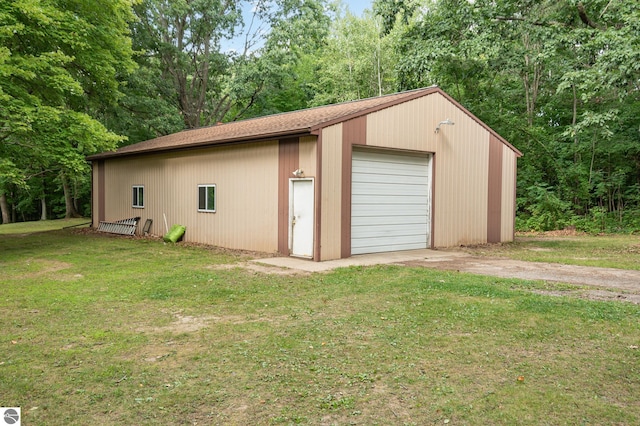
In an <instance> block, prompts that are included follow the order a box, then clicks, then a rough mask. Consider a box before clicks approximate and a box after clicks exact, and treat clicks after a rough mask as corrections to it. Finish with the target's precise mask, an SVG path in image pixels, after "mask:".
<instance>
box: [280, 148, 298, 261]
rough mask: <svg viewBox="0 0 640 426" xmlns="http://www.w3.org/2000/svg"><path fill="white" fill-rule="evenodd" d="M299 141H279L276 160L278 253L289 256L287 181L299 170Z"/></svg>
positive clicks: (288, 195)
mask: <svg viewBox="0 0 640 426" xmlns="http://www.w3.org/2000/svg"><path fill="white" fill-rule="evenodd" d="M299 147H300V144H299V139H298V138H289V139H281V140H280V144H279V158H278V252H279V253H280V254H283V255H285V256H288V255H289V198H290V194H289V179H290V178H291V177H292V176H293V171H294V170H297V169H298V168H299V166H298V164H299V159H300V154H299Z"/></svg>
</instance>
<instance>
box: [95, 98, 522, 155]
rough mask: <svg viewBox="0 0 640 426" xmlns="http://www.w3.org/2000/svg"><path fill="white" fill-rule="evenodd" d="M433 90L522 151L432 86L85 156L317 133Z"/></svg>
mask: <svg viewBox="0 0 640 426" xmlns="http://www.w3.org/2000/svg"><path fill="white" fill-rule="evenodd" d="M433 93H439V94H441V95H442V96H444V97H445V99H447V100H449V101H450V102H452V103H453V104H454V105H455V106H456V107H458V108H459V109H460V110H462V111H463V112H464V113H465V114H467V115H468V116H469V117H471V118H472V119H473V120H474V121H476V122H477V123H478V124H480V125H481V126H482V127H483V128H485V129H486V130H487V131H489V132H490V134H492V135H494V136H495V137H496V138H497V139H498V140H499V141H500V142H502V143H503V144H505V145H507V146H508V147H509V148H510V149H511V150H513V151H514V152H515V153H516V155H517V156H518V157H520V156H522V153H521V152H520V151H518V149H517V148H515V147H514V146H513V145H511V144H510V143H509V142H507V141H506V140H505V139H504V138H502V137H501V136H500V135H498V134H497V133H496V132H495V131H494V130H492V129H491V128H490V127H489V126H487V125H486V124H484V123H483V122H482V121H480V119H478V118H477V117H476V116H475V115H473V114H472V113H471V112H470V111H468V110H467V109H466V108H464V107H463V106H462V105H461V104H460V103H458V102H457V101H456V100H455V99H453V98H452V97H451V96H449V95H448V94H446V93H445V92H444V91H443V90H442V89H440V88H439V87H436V86H431V87H427V88H422V89H415V90H410V91H405V92H400V93H394V94H389V95H384V96H378V97H374V98H368V99H361V100H358V101H351V102H343V103H340V104H333V105H325V106H321V107H315V108H308V109H304V110H299V111H291V112H286V113H280V114H274V115H270V116H264V117H256V118H251V119H248V120H242V121H236V122H231V123H225V124H222V125H218V126H209V127H201V128H197V129H189V130H183V131H182V132H178V133H173V134H171V135H165V136H160V137H158V138H155V139H149V140H147V141H143V142H139V143H137V144H133V145H127V146H124V147H122V148H119V149H118V150H116V151H109V152H103V153H99V154H94V155H90V156H88V157H87V160H89V161H94V160H102V159H106V158H113V157H124V156H130V155H141V154H149V153H157V152H166V151H178V150H183V149H196V148H205V147H209V146H214V145H227V144H235V143H249V142H259V141H268V140H277V139H281V138H287V137H300V136H308V135H319V134H320V132H321V131H322V129H323V128H325V127H328V126H332V125H334V124H337V123H342V122H345V121H348V120H351V119H354V118H358V117H362V116H364V115H367V114H371V113H373V112H377V111H380V110H383V109H386V108H390V107H393V106H395V105H399V104H402V103H405V102H409V101H412V100H414V99H418V98H421V97H423V96H428V95H431V94H433ZM270 128H271V129H270Z"/></svg>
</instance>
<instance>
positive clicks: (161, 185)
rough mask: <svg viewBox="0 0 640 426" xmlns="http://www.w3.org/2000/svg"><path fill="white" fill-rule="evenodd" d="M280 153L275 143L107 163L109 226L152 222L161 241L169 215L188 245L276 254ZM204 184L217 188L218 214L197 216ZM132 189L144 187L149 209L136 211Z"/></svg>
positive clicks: (169, 223) (113, 160) (114, 160)
mask: <svg viewBox="0 0 640 426" xmlns="http://www.w3.org/2000/svg"><path fill="white" fill-rule="evenodd" d="M278 151H279V150H278V143H277V142H276V141H273V142H263V143H253V144H246V145H235V146H226V147H217V148H211V149H202V150H194V151H183V152H174V153H166V154H158V155H151V156H145V157H131V158H123V159H111V160H107V161H105V165H106V167H105V175H106V184H105V194H106V197H105V201H106V203H105V204H106V205H105V208H106V220H118V219H123V218H128V217H135V216H140V217H141V219H142V221H144V220H146V219H147V218H150V219H153V226H152V228H151V232H152V233H153V234H157V235H162V234H164V232H165V225H164V219H163V214H165V215H166V217H167V222H168V225H169V226H171V225H172V224H175V223H179V224H182V225H185V226H186V227H187V232H186V233H185V241H195V242H201V243H206V244H211V245H216V246H221V247H228V248H237V249H247V250H257V251H265V252H275V251H276V250H277V249H278V227H277V224H278ZM198 184H216V192H217V195H216V196H217V200H216V209H217V211H216V213H203V212H198V211H197V210H198V188H197V186H198ZM132 185H144V187H145V189H144V198H145V208H144V209H136V208H133V207H132V206H131V191H132V189H131V188H132Z"/></svg>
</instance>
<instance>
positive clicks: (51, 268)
mask: <svg viewBox="0 0 640 426" xmlns="http://www.w3.org/2000/svg"><path fill="white" fill-rule="evenodd" d="M71 266H73V265H71V264H70V263H67V262H59V261H56V260H46V259H27V267H29V268H34V269H38V270H37V271H34V272H27V273H25V274H23V275H22V276H21V278H36V277H40V276H43V275H47V274H51V273H54V272H58V271H63V270H65V269H69V268H71Z"/></svg>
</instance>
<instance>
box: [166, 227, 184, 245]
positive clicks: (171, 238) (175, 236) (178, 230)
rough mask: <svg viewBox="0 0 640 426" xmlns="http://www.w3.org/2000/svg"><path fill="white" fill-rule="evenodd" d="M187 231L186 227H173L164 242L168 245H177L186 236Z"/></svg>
mask: <svg viewBox="0 0 640 426" xmlns="http://www.w3.org/2000/svg"><path fill="white" fill-rule="evenodd" d="M186 230H187V227H186V226H184V225H173V226H172V227H171V229H170V230H169V232H167V233H166V234H165V235H164V237H163V240H164V241H165V242H166V243H175V242H178V240H179V239H180V238H182V236H183V235H184V232H185V231H186Z"/></svg>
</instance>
